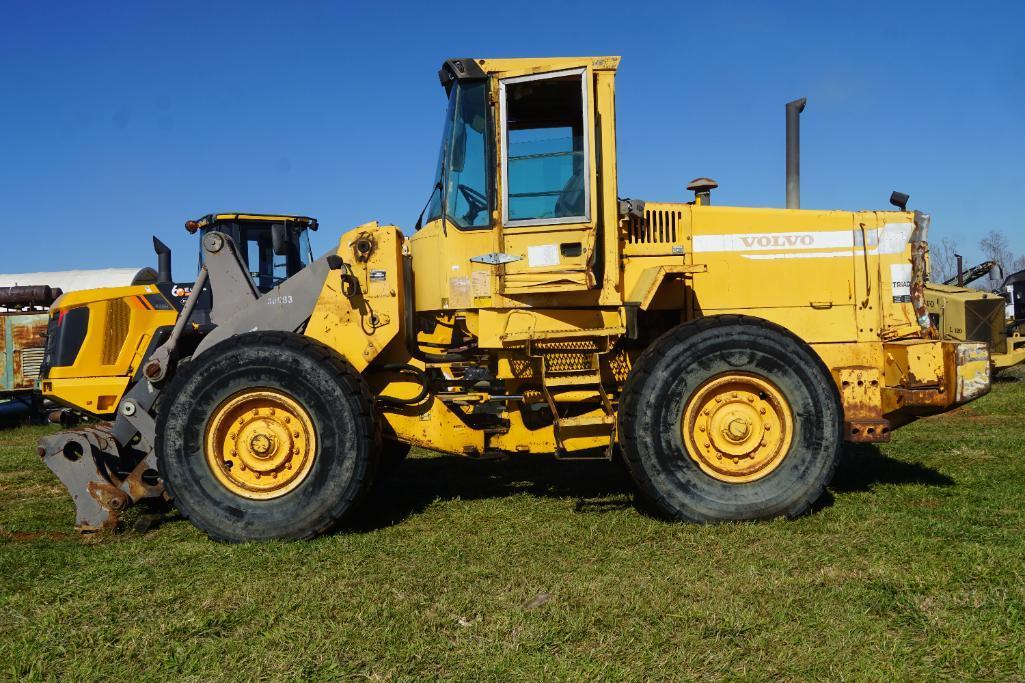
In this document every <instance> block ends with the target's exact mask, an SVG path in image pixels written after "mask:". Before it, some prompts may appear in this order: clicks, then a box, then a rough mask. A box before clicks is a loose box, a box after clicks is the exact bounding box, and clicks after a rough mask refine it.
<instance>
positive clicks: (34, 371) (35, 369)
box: [21, 349, 46, 381]
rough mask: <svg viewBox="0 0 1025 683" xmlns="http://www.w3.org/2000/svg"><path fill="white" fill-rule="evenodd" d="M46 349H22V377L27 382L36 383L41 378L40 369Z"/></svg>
mask: <svg viewBox="0 0 1025 683" xmlns="http://www.w3.org/2000/svg"><path fill="white" fill-rule="evenodd" d="M45 355H46V349H22V351H21V376H22V377H24V378H25V379H26V380H32V381H35V380H36V378H37V377H39V369H40V368H41V367H42V365H43V356H45Z"/></svg>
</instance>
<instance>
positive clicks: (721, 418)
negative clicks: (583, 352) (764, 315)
mask: <svg viewBox="0 0 1025 683" xmlns="http://www.w3.org/2000/svg"><path fill="white" fill-rule="evenodd" d="M619 419H620V422H619V425H620V426H619V432H620V443H621V445H622V448H623V452H624V455H625V459H626V463H627V466H628V467H629V469H630V473H631V475H632V476H633V479H634V481H635V482H636V484H637V486H638V488H639V490H640V493H641V494H642V495H643V496H644V497H645V498H646V499H648V500H649V501H650V502H651V503H652V504H653V505H654V506H655V508H657V509H658V510H659V511H660V512H662V513H663V514H665V515H666V516H668V517H669V518H671V519H676V520H681V521H690V522H699V523H707V522H725V521H732V520H756V519H769V518H774V517H779V516H784V517H788V518H792V517H796V516H798V515H800V514H802V513H804V512H805V511H806V510H808V509H809V507H810V506H811V505H812V504H813V503H814V502H815V501H816V500H817V499H818V498H819V497H820V496H821V495H822V493H823V491H824V489H825V487H826V485H827V484H828V483H829V481H830V479H831V478H832V476H833V473H834V471H835V469H836V464H837V461H838V458H839V453H840V446H841V444H842V441H843V431H842V429H843V424H842V420H843V409H842V406H841V403H840V398H839V395H838V392H837V390H836V385H835V384H834V382H833V380H832V378H831V376H830V374H829V371H828V370H827V369H826V367H825V365H824V364H823V363H822V361H821V359H820V358H819V357H818V356H817V355H816V354H815V352H814V351H812V349H811V348H810V347H809V346H808V345H807V344H805V343H804V342H803V341H801V340H800V339H799V338H797V337H796V336H794V335H793V334H791V333H790V332H788V331H787V330H785V329H783V328H782V327H779V326H778V325H774V324H772V323H769V322H767V321H764V320H760V319H757V318H751V317H747V316H734V315H730V316H715V317H709V318H703V319H701V320H698V321H695V322H693V323H688V324H685V325H680V326H679V327H676V328H674V329H672V330H670V331H669V332H667V333H666V334H664V335H663V336H662V337H660V338H659V339H658V340H657V341H656V342H655V343H654V344H653V345H652V346H651V347H650V348H648V349H647V350H646V351H645V352H644V353H643V354H642V355H641V356H640V358H638V360H637V362H636V363H635V364H634V368H633V370H632V372H631V374H630V377H629V379H628V380H627V384H626V386H625V388H624V392H623V399H622V401H621V407H620V418H619ZM731 454H734V455H736V456H737V457H731Z"/></svg>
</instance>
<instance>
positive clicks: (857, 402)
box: [837, 366, 891, 443]
mask: <svg viewBox="0 0 1025 683" xmlns="http://www.w3.org/2000/svg"><path fill="white" fill-rule="evenodd" d="M837 374H838V379H839V384H840V400H841V402H842V403H843V408H844V439H845V440H846V441H851V442H854V443H882V442H887V441H889V440H890V429H891V425H890V422H889V420H886V419H885V418H884V417H883V387H882V376H881V375H880V372H879V369H878V368H872V367H868V366H853V367H848V368H840V369H839V370H838V371H837Z"/></svg>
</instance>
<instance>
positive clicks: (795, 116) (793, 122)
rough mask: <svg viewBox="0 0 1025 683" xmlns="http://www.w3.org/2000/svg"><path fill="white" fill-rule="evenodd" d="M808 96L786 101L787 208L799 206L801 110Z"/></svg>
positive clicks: (798, 207)
mask: <svg viewBox="0 0 1025 683" xmlns="http://www.w3.org/2000/svg"><path fill="white" fill-rule="evenodd" d="M806 104H808V98H807V97H802V98H801V99H799V100H794V101H793V102H787V208H788V209H800V208H801V112H802V111H804V105H806Z"/></svg>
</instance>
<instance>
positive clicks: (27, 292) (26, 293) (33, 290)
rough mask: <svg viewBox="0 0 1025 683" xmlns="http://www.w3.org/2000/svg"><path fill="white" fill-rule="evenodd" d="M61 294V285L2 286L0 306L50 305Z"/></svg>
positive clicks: (0, 288)
mask: <svg viewBox="0 0 1025 683" xmlns="http://www.w3.org/2000/svg"><path fill="white" fill-rule="evenodd" d="M61 294H63V292H62V290H61V289H60V287H50V286H48V285H25V286H20V287H19V286H15V287H0V306H6V307H8V308H10V307H14V306H49V305H50V304H52V303H53V302H54V301H55V300H56V299H57V297H59V296H60V295H61Z"/></svg>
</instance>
